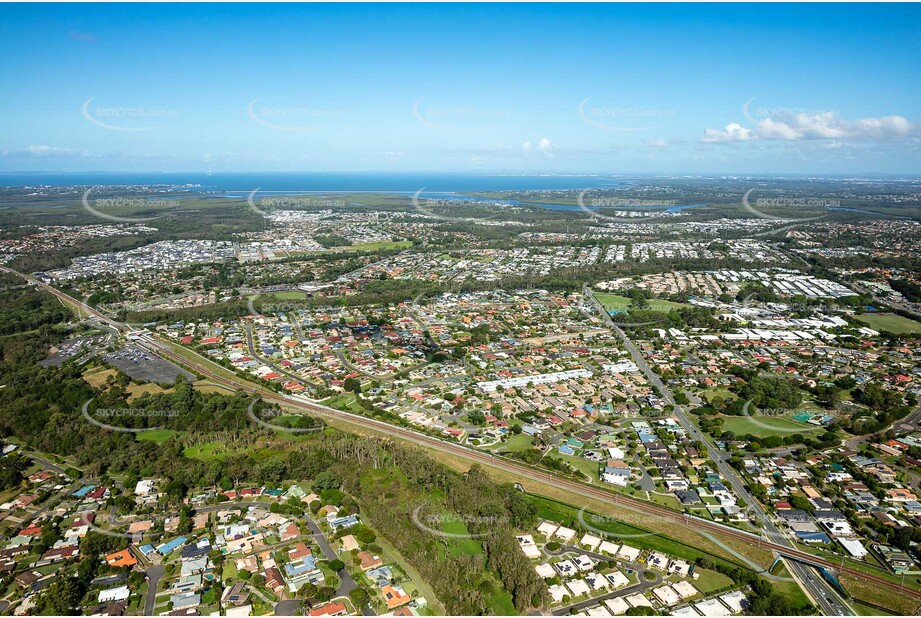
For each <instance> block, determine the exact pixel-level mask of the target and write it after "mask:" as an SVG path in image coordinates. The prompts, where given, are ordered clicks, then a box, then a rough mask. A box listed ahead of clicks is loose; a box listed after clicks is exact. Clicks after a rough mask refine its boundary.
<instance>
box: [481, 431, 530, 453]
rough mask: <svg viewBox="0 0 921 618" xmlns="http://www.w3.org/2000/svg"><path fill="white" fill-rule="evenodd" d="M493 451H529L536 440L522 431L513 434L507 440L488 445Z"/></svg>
mask: <svg viewBox="0 0 921 618" xmlns="http://www.w3.org/2000/svg"><path fill="white" fill-rule="evenodd" d="M487 448H488V449H489V450H491V451H504V452H506V453H516V452H519V451H528V450H531V449H532V448H534V440H533V438H531V436H529V435H527V434H523V433H520V434H518V435H517V436H512V437H510V438H509V439H508V441H506V442H500V443H499V444H493V445H492V446H489V447H487Z"/></svg>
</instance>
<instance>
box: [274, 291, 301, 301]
mask: <svg viewBox="0 0 921 618" xmlns="http://www.w3.org/2000/svg"><path fill="white" fill-rule="evenodd" d="M272 298H275V299H278V300H304V299H305V298H307V295H306V294H304V293H303V292H275V293H274V294H272Z"/></svg>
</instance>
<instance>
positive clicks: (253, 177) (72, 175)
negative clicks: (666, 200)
mask: <svg viewBox="0 0 921 618" xmlns="http://www.w3.org/2000/svg"><path fill="white" fill-rule="evenodd" d="M155 184H156V185H170V186H175V187H183V186H185V185H199V187H197V188H196V189H197V190H200V191H221V192H233V193H235V194H236V195H241V194H242V195H245V194H247V193H249V192H250V191H253V190H254V189H256V188H259V189H260V193H268V192H289V191H290V192H295V191H296V192H361V193H373V192H394V193H408V194H410V195H411V194H413V193H415V192H416V191H419V190H420V189H423V188H424V189H425V191H426V194H428V193H429V192H447V193H454V192H457V193H460V192H472V191H527V190H551V189H603V188H610V187H615V186H618V185H619V184H620V183H619V180H618V179H616V178H614V177H610V176H598V175H572V176H569V175H549V174H548V175H537V174H533V175H523V174H519V175H514V174H508V175H504V174H445V173H411V174H409V173H401V174H384V173H318V172H317V173H313V172H305V173H301V172H298V173H261V172H260V173H203V172H190V173H179V172H177V173H166V172H79V173H78V172H62V173H50V172H3V173H0V186H4V187H22V186H37V185H50V186H58V187H61V186H74V185H155Z"/></svg>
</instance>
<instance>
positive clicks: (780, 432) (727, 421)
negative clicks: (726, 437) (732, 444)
mask: <svg viewBox="0 0 921 618" xmlns="http://www.w3.org/2000/svg"><path fill="white" fill-rule="evenodd" d="M794 429H795V430H796V431H791V430H794ZM820 429H821V428H820V427H817V426H816V425H807V424H806V423H800V422H797V421H794V420H792V419H789V418H785V417H781V416H724V417H723V430H724V431H731V432H732V433H734V434H736V435H737V436H744V435H747V434H751V435H753V436H755V437H757V438H768V437H771V436H777V437H780V438H785V437H787V436H792V435H793V434H794V433H804V434H806V433H812V432H816V431H819V430H820Z"/></svg>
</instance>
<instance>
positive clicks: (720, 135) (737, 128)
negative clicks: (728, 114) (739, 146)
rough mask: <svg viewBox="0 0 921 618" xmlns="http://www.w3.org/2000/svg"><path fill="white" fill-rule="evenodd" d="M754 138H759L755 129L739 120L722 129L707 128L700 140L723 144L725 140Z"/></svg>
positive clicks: (739, 140)
mask: <svg viewBox="0 0 921 618" xmlns="http://www.w3.org/2000/svg"><path fill="white" fill-rule="evenodd" d="M753 139H758V136H757V135H755V132H754V131H752V130H751V129H747V128H745V127H743V126H742V125H740V124H739V123H738V122H732V123H730V124H727V125H726V128H725V129H723V130H722V131H720V130H719V129H705V130H704V136H703V137H702V138H700V141H702V142H703V143H705V144H721V143H724V142H748V141H751V140H753Z"/></svg>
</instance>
